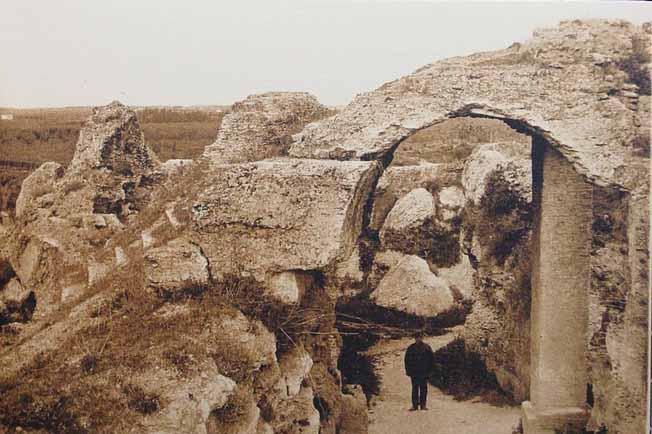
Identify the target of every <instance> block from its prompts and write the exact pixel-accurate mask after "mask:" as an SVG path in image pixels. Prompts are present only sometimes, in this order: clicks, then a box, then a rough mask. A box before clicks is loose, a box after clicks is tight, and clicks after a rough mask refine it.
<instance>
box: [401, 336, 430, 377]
mask: <svg viewBox="0 0 652 434" xmlns="http://www.w3.org/2000/svg"><path fill="white" fill-rule="evenodd" d="M433 363H434V355H433V353H432V348H430V345H428V344H426V343H425V342H415V343H413V344H412V345H410V346H409V347H408V349H407V351H406V352H405V373H406V374H407V375H408V376H409V377H416V378H426V377H428V376H429V375H430V373H431V371H432V365H433Z"/></svg>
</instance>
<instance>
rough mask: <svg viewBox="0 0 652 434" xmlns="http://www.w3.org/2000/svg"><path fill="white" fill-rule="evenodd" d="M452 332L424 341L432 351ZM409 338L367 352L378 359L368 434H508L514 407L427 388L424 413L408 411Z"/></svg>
mask: <svg viewBox="0 0 652 434" xmlns="http://www.w3.org/2000/svg"><path fill="white" fill-rule="evenodd" d="M454 337H455V333H454V332H451V333H449V334H446V335H444V336H437V337H431V338H427V339H425V341H426V342H428V344H430V346H431V347H432V349H433V350H434V351H436V350H437V349H438V348H441V347H443V346H445V345H446V344H447V343H449V342H450V341H452V340H453V339H454ZM411 342H412V340H411V339H400V340H393V341H384V342H380V343H378V344H377V345H375V346H374V347H372V348H371V349H370V350H369V351H368V352H367V353H368V354H373V355H377V356H378V357H379V365H378V367H379V370H380V375H381V379H382V385H381V392H380V396H379V397H378V399H377V400H376V401H375V402H374V404H373V405H372V408H371V410H370V415H369V417H370V423H369V434H403V433H405V434H511V433H512V428H513V427H514V426H516V425H517V424H518V420H519V417H520V409H519V408H518V407H510V406H501V407H497V406H494V405H491V404H487V403H485V402H482V401H480V400H479V399H478V398H474V399H471V400H468V401H455V400H454V399H453V397H451V396H448V395H444V394H443V393H442V392H441V391H440V390H439V389H437V388H435V387H433V386H430V385H429V386H428V387H429V390H428V408H429V410H428V411H415V412H409V411H408V408H410V405H411V398H410V396H411V388H410V379H409V378H408V377H406V376H405V371H404V368H403V354H404V351H405V349H406V348H407V346H408V345H409V344H410V343H411Z"/></svg>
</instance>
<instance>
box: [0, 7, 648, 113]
mask: <svg viewBox="0 0 652 434" xmlns="http://www.w3.org/2000/svg"><path fill="white" fill-rule="evenodd" d="M574 18H623V19H627V20H629V21H632V22H635V23H641V22H644V21H652V4H649V3H644V2H636V3H630V2H624V1H618V2H590V3H589V2H548V3H534V2H519V3H515V2H504V3H496V2H476V3H461V2H427V1H420V2H409V1H405V0H396V1H379V0H376V1H374V0H369V1H352V0H351V1H345V0H342V1H328V2H325V1H310V0H302V1H272V0H267V1H264V2H262V1H261V2H244V1H237V2H236V1H228V2H227V1H215V0H207V1H194V0H141V1H138V0H111V1H105V0H102V1H90V0H59V1H53V0H43V1H32V0H15V1H10V0H6V1H5V0H1V1H0V55H1V58H0V106H19V107H37V106H70V105H99V104H106V103H108V102H110V101H111V100H113V99H119V100H121V101H122V102H124V103H127V104H132V105H194V104H229V103H232V102H234V101H237V100H239V99H242V98H244V97H245V96H247V95H249V94H252V93H258V92H265V91H271V90H296V91H308V92H311V93H313V94H315V95H316V96H317V97H318V98H319V99H320V101H322V102H323V103H325V104H331V105H339V104H344V103H346V102H348V101H350V100H351V99H352V98H353V96H354V95H355V94H356V93H360V92H364V91H367V90H371V89H373V88H375V87H378V86H379V85H381V84H382V83H384V82H386V81H389V80H392V79H394V78H398V77H400V76H402V75H405V74H408V73H410V72H412V71H414V70H415V69H417V68H418V67H420V66H421V65H424V64H426V63H429V62H432V61H433V60H436V59H441V58H445V57H450V56H457V55H464V54H470V53H473V52H477V51H486V50H494V49H499V48H504V47H507V46H509V45H510V44H511V43H513V42H514V41H523V40H525V39H527V38H528V36H529V35H530V34H531V33H532V30H534V29H536V28H539V27H544V26H552V25H555V24H556V23H557V22H559V21H560V20H563V19H574Z"/></svg>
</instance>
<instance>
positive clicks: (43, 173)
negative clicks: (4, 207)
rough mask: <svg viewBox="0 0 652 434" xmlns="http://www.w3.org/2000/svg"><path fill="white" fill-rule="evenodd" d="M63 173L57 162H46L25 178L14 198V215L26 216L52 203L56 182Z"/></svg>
mask: <svg viewBox="0 0 652 434" xmlns="http://www.w3.org/2000/svg"><path fill="white" fill-rule="evenodd" d="M63 174H64V169H63V167H61V165H60V164H59V163H54V162H47V163H43V164H42V165H41V167H39V168H38V169H36V170H35V171H34V172H32V173H31V174H30V175H29V176H28V177H27V178H25V180H24V181H23V185H22V187H21V190H20V194H19V195H18V199H17V200H16V217H17V218H19V219H20V218H26V217H27V214H28V213H30V212H35V211H36V210H38V209H41V208H46V207H47V205H48V204H52V201H53V200H54V197H53V195H54V193H55V187H56V182H57V181H58V180H59V179H61V177H63ZM35 217H36V216H35Z"/></svg>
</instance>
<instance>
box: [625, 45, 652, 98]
mask: <svg viewBox="0 0 652 434" xmlns="http://www.w3.org/2000/svg"><path fill="white" fill-rule="evenodd" d="M648 46H649V41H647V40H646V39H645V38H643V37H639V36H633V37H632V51H631V53H630V54H629V56H627V57H625V58H624V59H622V60H620V61H618V62H617V63H616V66H617V67H618V68H619V69H621V70H622V71H624V72H625V73H626V74H627V81H629V82H630V83H633V84H635V85H637V86H638V89H639V92H640V93H641V94H642V95H650V94H651V93H652V91H651V87H650V74H649V72H648V70H647V64H648V63H650V60H651V59H650V53H649V52H648Z"/></svg>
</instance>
